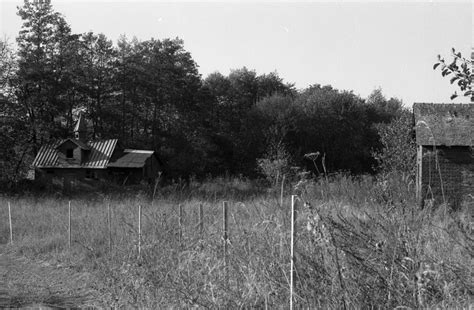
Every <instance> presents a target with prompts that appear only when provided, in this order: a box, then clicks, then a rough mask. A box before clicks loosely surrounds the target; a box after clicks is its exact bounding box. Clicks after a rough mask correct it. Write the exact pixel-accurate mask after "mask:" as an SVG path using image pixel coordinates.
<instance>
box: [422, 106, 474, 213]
mask: <svg viewBox="0 0 474 310" xmlns="http://www.w3.org/2000/svg"><path fill="white" fill-rule="evenodd" d="M413 113H414V116H415V126H416V127H415V129H416V143H417V145H418V150H417V196H418V198H419V201H420V204H422V205H423V204H425V202H426V201H428V200H429V201H432V202H434V203H436V204H439V203H447V204H450V205H451V206H453V207H454V208H458V207H459V206H461V205H462V203H463V202H464V201H468V200H471V199H473V195H474V153H473V145H474V104H432V103H415V104H414V105H413Z"/></svg>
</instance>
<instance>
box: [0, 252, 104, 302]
mask: <svg viewBox="0 0 474 310" xmlns="http://www.w3.org/2000/svg"><path fill="white" fill-rule="evenodd" d="M93 283H94V277H93V275H92V274H91V273H88V272H77V271H75V270H73V269H72V268H69V267H65V266H57V265H56V266H55V265H53V264H51V263H49V262H46V261H33V260H30V259H27V258H25V257H21V256H18V255H17V254H15V253H13V252H11V251H9V250H8V248H6V247H2V248H0V308H6V307H24V306H29V305H36V304H41V305H44V306H49V307H59V308H76V307H88V306H90V307H93V306H94V304H95V301H96V300H97V299H96V297H97V292H96V290H95V289H94V288H93Z"/></svg>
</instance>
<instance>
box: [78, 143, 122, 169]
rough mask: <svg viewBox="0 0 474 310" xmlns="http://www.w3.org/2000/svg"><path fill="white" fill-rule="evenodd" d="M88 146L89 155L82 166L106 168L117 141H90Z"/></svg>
mask: <svg viewBox="0 0 474 310" xmlns="http://www.w3.org/2000/svg"><path fill="white" fill-rule="evenodd" d="M88 144H89V146H90V147H91V153H90V155H89V158H88V160H87V161H86V162H84V163H83V164H82V166H84V167H88V168H89V167H90V168H106V167H107V164H108V163H109V160H110V157H111V156H112V154H113V152H114V150H115V146H116V145H117V139H108V140H99V141H91V142H89V143H88Z"/></svg>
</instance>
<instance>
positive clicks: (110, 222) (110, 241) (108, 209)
mask: <svg viewBox="0 0 474 310" xmlns="http://www.w3.org/2000/svg"><path fill="white" fill-rule="evenodd" d="M107 224H108V226H109V252H112V215H111V214H110V201H109V202H108V203H107Z"/></svg>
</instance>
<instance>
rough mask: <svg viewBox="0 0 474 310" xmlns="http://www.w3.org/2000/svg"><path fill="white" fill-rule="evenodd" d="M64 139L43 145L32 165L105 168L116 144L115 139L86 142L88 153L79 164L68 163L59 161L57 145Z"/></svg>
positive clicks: (42, 166) (38, 166)
mask: <svg viewBox="0 0 474 310" xmlns="http://www.w3.org/2000/svg"><path fill="white" fill-rule="evenodd" d="M64 141H65V140H61V141H59V142H54V143H50V144H46V145H43V146H42V147H41V148H40V150H39V152H38V154H37V155H36V158H35V160H34V161H33V166H34V167H37V168H106V167H107V164H108V163H109V160H110V158H111V157H112V154H113V152H114V150H115V147H116V145H117V139H108V140H98V141H91V142H89V143H88V144H87V146H88V147H89V148H90V153H89V156H88V157H87V158H86V160H85V161H83V162H82V163H81V164H80V165H77V164H74V165H72V164H71V165H68V164H67V163H61V164H60V163H59V154H58V153H59V151H58V150H57V147H58V146H59V145H61V144H62V143H63V142H64Z"/></svg>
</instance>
